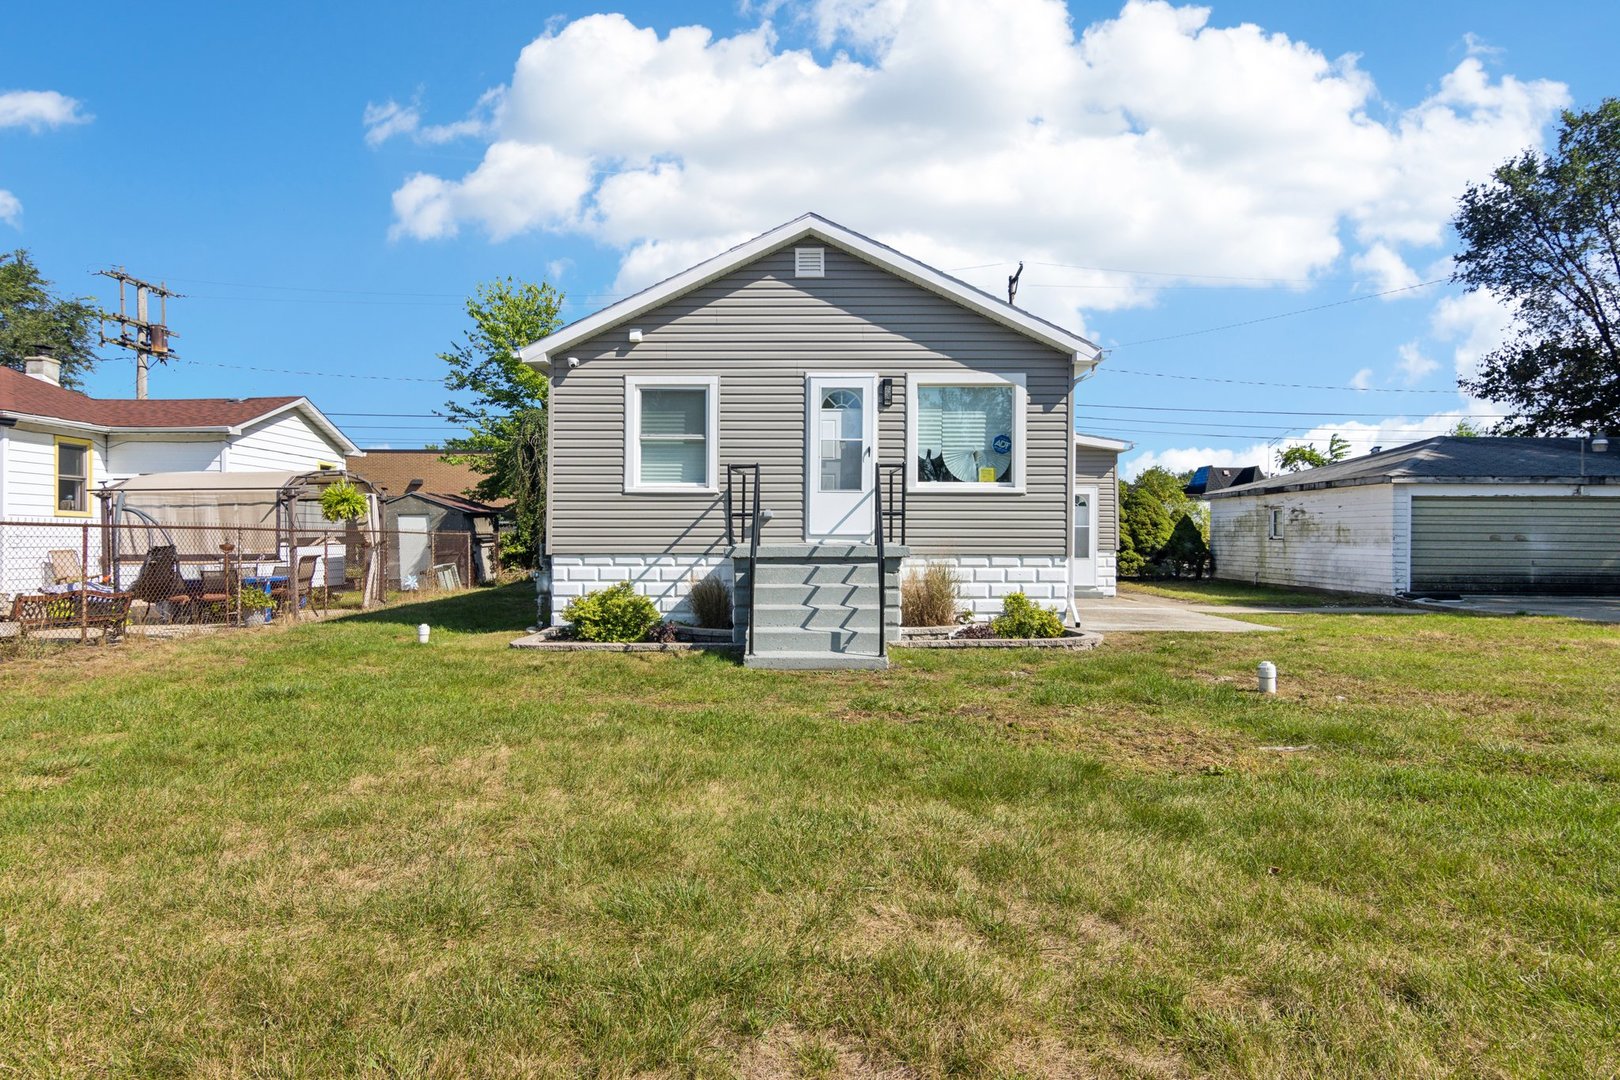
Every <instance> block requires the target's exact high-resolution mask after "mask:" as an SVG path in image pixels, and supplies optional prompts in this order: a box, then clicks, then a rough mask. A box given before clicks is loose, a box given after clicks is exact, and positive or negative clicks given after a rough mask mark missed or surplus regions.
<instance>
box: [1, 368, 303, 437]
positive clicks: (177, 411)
mask: <svg viewBox="0 0 1620 1080" xmlns="http://www.w3.org/2000/svg"><path fill="white" fill-rule="evenodd" d="M299 400H301V399H300V398H296V397H254V398H145V399H142V400H137V399H135V398H93V397H90V396H88V395H86V394H81V393H79V392H78V391H77V390H67V389H64V388H63V387H60V386H55V385H53V384H51V383H48V382H45V381H44V380H42V379H36V378H34V377H33V376H31V375H24V374H23V373H22V372H20V371H18V370H17V369H15V368H9V367H5V366H3V365H0V413H5V414H8V415H13V416H38V417H43V418H46V419H50V420H66V421H69V422H70V423H75V424H92V425H94V426H96V427H105V428H150V429H162V430H172V429H174V428H199V427H220V428H229V427H240V426H241V425H243V424H246V423H248V422H249V421H252V420H257V419H258V418H259V417H261V416H264V415H266V414H268V413H273V412H276V411H278V410H280V409H285V408H286V407H287V406H289V405H292V404H293V403H295V402H297V401H299Z"/></svg>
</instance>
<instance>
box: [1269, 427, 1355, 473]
mask: <svg viewBox="0 0 1620 1080" xmlns="http://www.w3.org/2000/svg"><path fill="white" fill-rule="evenodd" d="M1349 456H1350V441H1349V440H1348V439H1343V438H1340V437H1339V436H1338V435H1334V436H1332V437H1331V438H1330V439H1328V445H1327V449H1326V450H1318V449H1317V448H1316V444H1315V443H1295V444H1294V445H1293V446H1289V447H1284V448H1283V449H1282V450H1281V451H1279V452H1278V453H1277V467H1278V468H1280V469H1282V470H1283V471H1285V472H1299V471H1300V470H1301V469H1319V468H1321V467H1322V466H1323V465H1331V464H1333V463H1334V462H1335V461H1343V460H1344V459H1345V458H1347V457H1349Z"/></svg>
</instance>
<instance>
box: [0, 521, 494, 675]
mask: <svg viewBox="0 0 1620 1080" xmlns="http://www.w3.org/2000/svg"><path fill="white" fill-rule="evenodd" d="M476 550H477V548H476V542H475V539H474V536H473V534H471V533H465V532H448V531H443V530H440V531H435V532H420V533H418V532H402V531H400V530H397V529H389V530H382V531H376V530H363V529H361V528H357V527H354V526H348V527H344V526H343V525H341V524H337V525H334V524H332V523H328V522H322V523H321V526H320V527H313V528H312V527H309V525H308V523H302V524H300V526H299V527H297V528H295V529H292V530H289V529H285V528H270V527H265V528H252V527H246V526H234V525H230V526H222V525H196V524H181V523H171V522H161V521H150V520H147V521H140V522H133V523H132V522H129V521H125V522H121V523H119V524H116V525H115V524H108V523H96V522H89V521H0V659H3V658H4V657H5V656H6V655H8V653H12V654H14V653H16V652H18V651H20V649H21V648H22V647H23V646H25V645H28V644H35V645H38V644H43V643H57V642H73V643H101V642H110V641H117V640H119V639H120V638H123V637H126V636H136V635H141V636H148V637H170V636H175V635H182V634H189V633H197V632H215V631H220V630H227V629H236V628H243V627H253V626H262V625H266V624H269V623H273V622H292V621H295V620H298V619H304V618H316V617H321V616H324V615H326V614H328V613H330V612H332V611H341V610H357V609H359V608H362V607H372V606H379V605H382V604H387V603H390V602H397V601H400V600H415V599H420V598H421V596H422V594H424V593H443V592H453V591H457V590H460V589H465V588H470V587H471V586H472V585H474V584H475V583H476V582H477V581H478V580H479V578H480V576H481V575H480V573H479V570H480V567H479V566H478V565H477V560H476V559H475V552H476Z"/></svg>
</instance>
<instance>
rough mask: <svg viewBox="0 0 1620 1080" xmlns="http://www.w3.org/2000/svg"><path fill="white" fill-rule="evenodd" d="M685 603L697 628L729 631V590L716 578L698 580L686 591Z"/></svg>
mask: <svg viewBox="0 0 1620 1080" xmlns="http://www.w3.org/2000/svg"><path fill="white" fill-rule="evenodd" d="M686 602H687V603H688V604H689V605H690V606H691V608H692V614H693V615H694V616H696V617H697V624H698V625H699V626H705V627H709V628H710V629H713V630H729V629H731V590H730V589H728V588H726V583H725V582H723V581H721V580H720V579H719V578H717V577H706V578H700V579H698V580H697V581H694V582H692V587H691V588H690V589H689V590H687V593H686Z"/></svg>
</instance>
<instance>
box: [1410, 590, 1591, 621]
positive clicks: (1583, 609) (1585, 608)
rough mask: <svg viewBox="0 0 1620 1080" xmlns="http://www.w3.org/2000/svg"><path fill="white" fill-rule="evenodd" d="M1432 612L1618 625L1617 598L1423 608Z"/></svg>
mask: <svg viewBox="0 0 1620 1080" xmlns="http://www.w3.org/2000/svg"><path fill="white" fill-rule="evenodd" d="M1424 606H1425V607H1432V608H1434V610H1436V611H1478V612H1482V613H1484V614H1488V615H1557V616H1559V617H1561V618H1565V619H1583V620H1585V621H1587V622H1600V623H1620V596H1465V597H1463V598H1462V599H1461V600H1457V601H1450V602H1446V601H1440V602H1437V603H1432V604H1425V605H1424Z"/></svg>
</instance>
